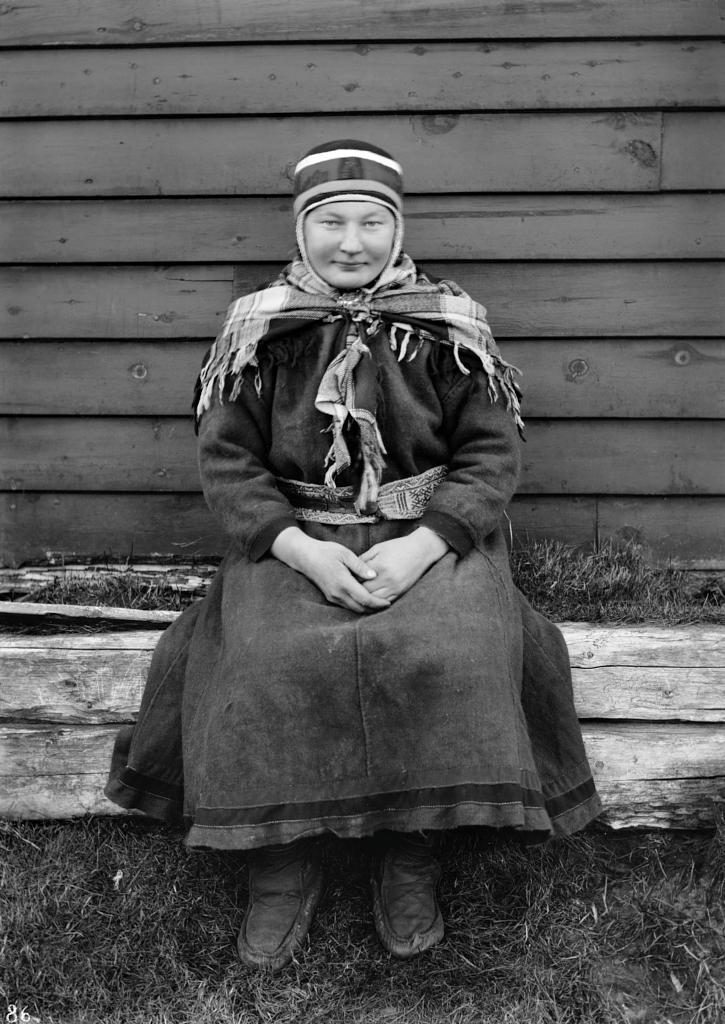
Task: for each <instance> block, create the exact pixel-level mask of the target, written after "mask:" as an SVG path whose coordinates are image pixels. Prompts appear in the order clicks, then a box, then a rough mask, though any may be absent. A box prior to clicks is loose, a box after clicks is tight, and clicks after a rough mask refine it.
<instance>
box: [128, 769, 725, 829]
mask: <svg viewBox="0 0 725 1024" xmlns="http://www.w3.org/2000/svg"><path fill="white" fill-rule="evenodd" d="M598 790H599V795H600V797H601V798H602V801H603V803H604V812H603V814H602V815H601V817H600V818H599V819H598V820H599V821H601V822H602V823H603V824H605V825H609V827H610V828H632V827H633V826H634V827H639V828H686V829H701V828H706V829H712V828H713V826H715V825H716V823H717V821H719V808H720V807H721V806H722V802H723V799H724V798H725V779H724V778H723V776H722V775H719V776H715V777H713V778H703V779H651V780H650V779H647V780H645V781H642V782H640V781H634V782H632V781H629V782H615V781H614V780H608V779H602V780H601V781H599V782H598ZM112 813H115V811H114V812H112Z"/></svg>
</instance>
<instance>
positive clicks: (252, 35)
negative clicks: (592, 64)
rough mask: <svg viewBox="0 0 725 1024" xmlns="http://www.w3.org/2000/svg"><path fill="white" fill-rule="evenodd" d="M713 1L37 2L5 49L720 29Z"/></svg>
mask: <svg viewBox="0 0 725 1024" xmlns="http://www.w3.org/2000/svg"><path fill="white" fill-rule="evenodd" d="M719 13H720V12H719V9H718V3H717V0H656V3H653V2H652V0H601V2H598V3H595V4H593V3H589V2H585V0H559V2H557V3H556V4H548V3H538V4H511V3H507V2H506V0H479V2H478V3H475V4H472V3H470V2H469V0H447V2H446V3H445V4H421V3H420V0H366V2H365V3H364V4H361V3H360V2H359V0H302V2H300V0H297V2H296V3H294V4H290V3H289V2H288V0H265V3H264V4H259V3H253V4H252V3H245V4H239V3H238V2H235V0H215V2H214V3H212V2H211V0H151V2H147V3H144V4H139V3H137V2H135V0H95V2H94V3H93V4H78V3H76V2H74V0H38V2H36V3H34V4H9V5H7V6H6V7H4V8H3V11H2V19H3V44H4V45H5V46H56V45H58V44H63V45H69V44H78V45H83V46H102V45H106V46H108V45H119V44H120V45H124V44H129V45H132V46H138V45H146V44H148V43H197V42H211V43H222V42H257V41H263V40H269V41H285V40H293V41H298V40H302V39H308V40H317V39H343V40H348V39H417V40H427V39H472V38H476V37H479V38H481V39H486V40H488V39H497V38H502V39H510V38H516V39H520V38H527V37H532V38H534V39H538V38H544V39H545V38H556V37H564V38H566V37H579V36H585V37H591V36H595V37H596V36H604V37H611V36H617V37H622V36H634V37H636V36H670V35H703V36H719V35H721V34H722V21H721V19H720V17H719Z"/></svg>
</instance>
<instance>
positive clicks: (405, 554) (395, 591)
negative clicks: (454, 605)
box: [360, 526, 449, 601]
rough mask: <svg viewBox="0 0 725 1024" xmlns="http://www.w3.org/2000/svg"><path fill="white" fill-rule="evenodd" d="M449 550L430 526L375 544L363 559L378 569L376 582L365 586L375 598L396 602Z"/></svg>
mask: <svg viewBox="0 0 725 1024" xmlns="http://www.w3.org/2000/svg"><path fill="white" fill-rule="evenodd" d="M448 549H449V547H448V543H447V541H445V540H443V538H442V537H439V536H438V534H437V533H434V532H433V530H429V529H428V527H427V526H419V527H418V529H417V530H414V531H413V533H409V534H408V535H407V536H406V537H397V538H396V539H395V540H384V541H382V543H380V544H374V545H373V547H371V548H369V549H368V550H367V551H365V552H364V553H363V554H362V555H361V556H360V560H361V561H362V562H363V563H364V564H365V565H367V566H369V567H370V568H373V569H374V570H375V579H371V580H366V582H365V583H364V584H363V587H364V589H365V590H367V591H368V592H369V593H370V594H373V595H375V596H376V597H384V598H386V599H387V600H388V601H394V600H395V599H396V598H398V597H400V595H401V594H404V593H405V592H406V590H410V588H411V587H412V586H413V584H414V583H417V582H418V580H419V579H420V577H421V576H422V575H423V573H425V572H427V571H428V569H430V567H431V566H432V565H434V564H435V563H436V562H437V561H439V560H440V559H441V558H442V557H443V555H445V553H446V551H448Z"/></svg>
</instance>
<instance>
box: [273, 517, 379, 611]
mask: <svg viewBox="0 0 725 1024" xmlns="http://www.w3.org/2000/svg"><path fill="white" fill-rule="evenodd" d="M370 550H371V551H372V550H374V549H373V548H371V549H370ZM270 551H271V553H272V554H273V555H274V557H275V558H278V559H279V560H280V562H284V563H285V565H289V566H290V568H291V569H296V571H297V572H301V573H302V574H303V575H305V576H306V577H307V578H308V579H309V580H311V581H312V583H314V584H315V586H316V587H318V588H319V589H320V590H321V591H322V593H323V594H324V595H325V597H326V598H327V600H328V601H329V602H330V604H337V605H340V606H341V607H342V608H349V609H350V611H353V612H376V611H380V610H382V609H383V608H389V607H390V600H389V599H388V598H387V597H385V595H384V594H373V593H371V592H369V591H368V590H367V589H366V588H365V586H364V585H363V584H362V583H361V582H360V580H365V581H366V583H367V584H369V583H371V582H373V581H374V580H375V576H376V570H375V569H374V568H373V567H372V566H370V565H366V564H365V562H364V561H363V559H362V558H358V556H357V555H355V554H353V552H352V551H350V549H349V548H346V547H345V546H344V545H343V544H336V543H335V542H334V541H324V540H315V539H314V537H309V536H308V535H307V534H306V533H304V532H303V531H302V530H300V529H299V527H297V526H288V527H287V529H286V530H282V532H281V533H279V534H278V535H277V538H276V539H275V541H274V544H272V547H271V548H270Z"/></svg>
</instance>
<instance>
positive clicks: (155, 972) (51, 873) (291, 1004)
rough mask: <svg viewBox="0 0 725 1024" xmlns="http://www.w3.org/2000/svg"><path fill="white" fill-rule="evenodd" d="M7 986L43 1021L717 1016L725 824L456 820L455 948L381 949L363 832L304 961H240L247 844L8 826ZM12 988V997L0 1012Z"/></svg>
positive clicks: (343, 864) (242, 1023) (474, 1022)
mask: <svg viewBox="0 0 725 1024" xmlns="http://www.w3.org/2000/svg"><path fill="white" fill-rule="evenodd" d="M0 847H2V855H3V867H2V876H1V877H2V888H1V890H0V899H1V900H2V913H3V935H4V938H3V947H2V954H1V955H2V963H3V969H2V975H1V977H2V984H1V987H0V996H1V997H4V999H5V1001H6V1003H8V1004H10V1003H15V1004H16V1005H20V1004H22V1005H24V1006H26V1007H27V1008H28V1012H29V1013H30V1014H31V1015H33V1016H36V1017H37V1018H39V1019H40V1020H41V1021H42V1022H43V1024H90V1022H94V1024H95V1022H104V1024H130V1022H135V1021H138V1022H143V1024H172V1022H173V1024H186V1022H189V1024H191V1022H192V1021H193V1022H197V1021H204V1022H206V1021H214V1022H218V1024H251V1022H264V1024H272V1022H274V1024H292V1022H294V1024H303V1022H304V1024H308V1022H310V1024H312V1022H329V1024H343V1022H349V1024H373V1022H374V1024H439V1022H444V1021H445V1022H450V1024H615V1022H618V1021H622V1022H632V1024H634V1022H645V1024H668V1022H671V1024H722V1021H723V1019H725V913H724V912H723V882H724V879H725V858H724V856H723V855H724V853H725V839H724V838H723V833H722V832H720V833H717V834H715V835H710V834H707V833H698V834H683V833H673V832H670V833H658V832H637V833H633V832H625V833H612V832H609V831H606V830H603V829H598V828H596V827H593V828H590V829H589V830H587V831H586V832H584V833H582V834H580V835H578V836H575V837H572V838H570V839H564V840H557V841H553V842H551V843H548V844H546V845H545V846H542V847H535V848H524V847H521V846H520V845H518V844H517V843H515V842H514V841H511V840H507V839H505V838H501V837H493V836H492V835H490V834H488V833H483V832H474V831H464V832H460V833H453V834H448V835H447V837H446V839H445V841H444V848H443V856H442V860H443V863H444V866H445V870H444V879H443V882H442V885H441V903H442V906H443V908H444V913H445V916H446V922H447V934H446V938H445V940H444V942H443V943H442V944H441V945H440V946H438V947H436V948H435V949H433V950H431V951H429V952H428V953H426V954H424V955H423V956H421V957H420V958H418V959H415V960H413V961H407V962H399V961H395V960H393V959H392V958H391V957H390V956H388V954H386V953H385V952H384V951H383V950H382V949H381V948H380V946H379V945H378V943H377V940H376V938H375V935H374V931H373V927H372V922H371V914H370V907H369V899H368V882H367V863H368V850H367V846H366V844H365V843H364V842H362V841H360V842H346V843H330V844H328V846H327V850H326V857H327V864H328V876H329V881H328V887H327V894H326V897H325V899H324V902H323V904H322V906H321V908H320V911H319V913H318V916H317V919H316V921H315V923H314V925H313V928H312V933H311V941H310V943H309V945H308V947H307V948H306V949H305V951H304V952H303V954H302V955H300V957H299V960H298V961H297V962H296V963H295V964H293V965H291V966H290V967H289V968H288V969H286V970H285V971H283V972H282V973H281V974H279V975H277V976H275V977H272V978H270V977H266V976H264V975H259V974H256V973H254V972H251V971H249V970H247V969H246V968H244V967H243V966H242V965H241V964H240V963H239V961H238V960H237V957H236V953H235V949H234V940H235V935H236V931H237V929H238V927H239V922H240V919H241V913H242V908H243V906H244V902H245V872H244V866H243V863H244V858H243V855H239V854H220V853H207V854H200V853H197V852H195V853H191V852H189V851H187V850H186V849H185V848H184V847H183V845H182V844H181V836H180V834H178V833H176V832H173V831H170V830H165V829H162V828H156V827H153V826H150V825H148V824H147V823H145V822H143V821H141V820H134V819H126V820H123V821H121V820H108V819H105V820H104V819H95V820H86V821H78V822H73V823H69V822H55V823H30V822H24V823H17V824H10V823H8V824H6V825H5V827H4V829H3V830H2V831H0ZM2 1008H3V1007H2V1002H1V1001H0V1010H2Z"/></svg>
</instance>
